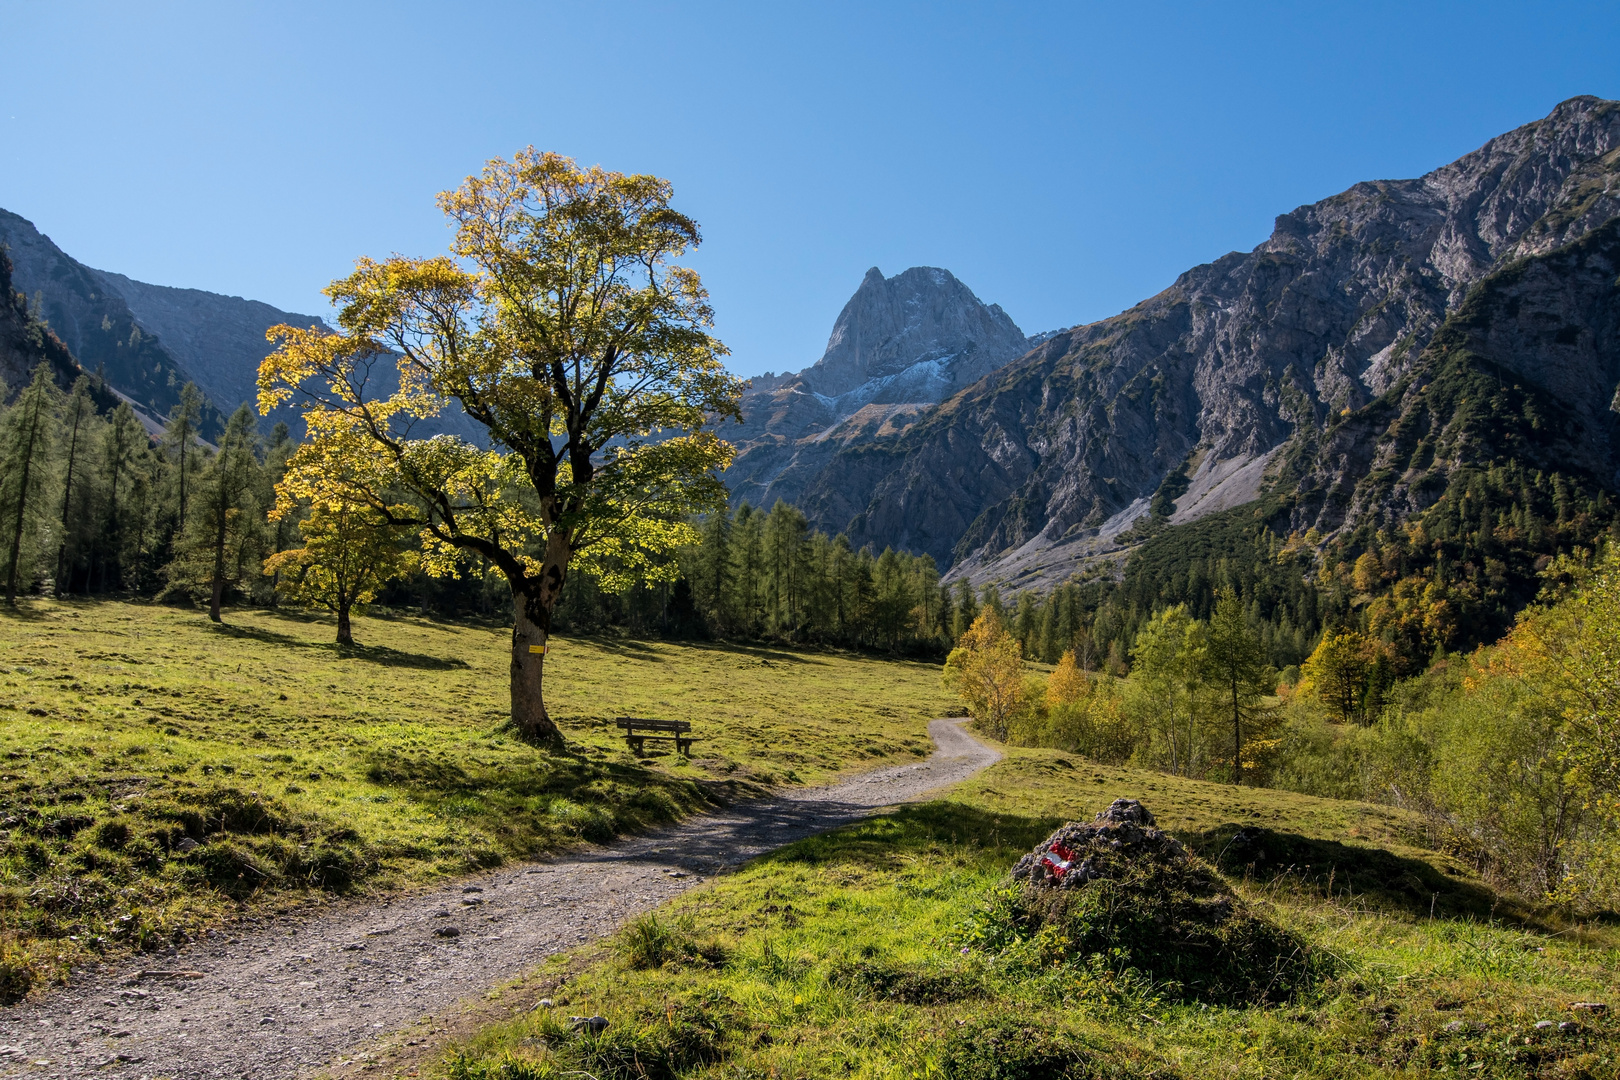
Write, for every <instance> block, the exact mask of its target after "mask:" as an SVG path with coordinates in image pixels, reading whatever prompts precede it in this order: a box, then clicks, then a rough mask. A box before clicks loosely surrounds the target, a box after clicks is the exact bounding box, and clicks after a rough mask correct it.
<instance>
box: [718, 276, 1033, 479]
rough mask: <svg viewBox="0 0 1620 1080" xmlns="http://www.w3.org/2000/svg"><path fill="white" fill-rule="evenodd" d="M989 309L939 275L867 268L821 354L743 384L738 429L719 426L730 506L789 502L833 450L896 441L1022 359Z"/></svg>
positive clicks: (1009, 330)
mask: <svg viewBox="0 0 1620 1080" xmlns="http://www.w3.org/2000/svg"><path fill="white" fill-rule="evenodd" d="M1037 340H1044V337H1043V338H1041V339H1031V338H1029V337H1026V336H1025V334H1024V332H1023V331H1022V330H1020V329H1019V328H1018V326H1017V324H1016V323H1014V322H1013V321H1012V319H1011V317H1009V316H1008V315H1007V313H1006V312H1005V311H1003V310H1002V309H1001V307H1000V306H999V305H997V304H986V303H984V302H983V301H982V300H980V299H979V298H978V297H977V296H975V295H974V294H973V290H971V289H969V288H968V287H967V286H966V285H964V284H963V283H962V282H961V281H959V280H958V279H957V278H956V276H955V275H953V274H952V273H951V272H950V271H949V270H943V269H940V268H939V267H934V266H914V267H912V268H910V269H909V270H905V271H902V272H901V273H898V274H896V275H894V276H893V277H884V276H883V272H882V271H881V270H879V269H878V268H877V267H875V266H874V267H872V268H871V269H870V270H868V271H867V272H866V274H865V276H864V277H863V278H862V279H861V283H860V285H859V287H857V288H856V290H855V293H854V295H853V296H851V297H850V298H849V302H848V303H846V304H845V305H844V308H843V310H842V311H840V312H839V314H838V318H837V320H836V321H835V322H834V323H833V329H832V333H831V334H830V335H829V336H828V338H827V348H826V351H825V352H823V353H822V355H821V358H820V359H819V360H817V361H816V362H815V363H814V364H812V365H810V366H809V367H808V368H805V369H804V370H803V371H800V372H797V373H790V374H784V375H772V376H767V377H764V378H760V379H756V380H754V386H753V389H751V390H750V391H749V392H748V393H747V394H745V395H744V397H743V417H744V423H743V427H742V429H741V430H740V431H739V430H737V429H735V428H730V429H728V430H727V431H726V432H725V435H726V437H727V438H729V439H731V440H732V441H733V442H735V443H736V444H737V447H738V455H737V460H736V462H735V463H733V465H732V467H731V468H730V470H728V471H727V473H726V482H727V484H729V485H730V487H731V491H732V497H733V499H734V500H737V501H741V500H744V499H746V500H748V501H750V502H753V503H756V504H762V505H769V504H770V503H772V502H774V501H775V500H776V499H779V498H781V499H786V500H787V501H789V502H793V501H796V500H797V499H798V498H799V495H800V494H801V492H802V490H803V484H804V482H805V481H806V480H807V479H810V478H813V477H814V476H815V475H816V473H817V471H818V470H819V469H820V468H821V466H822V465H824V464H825V463H826V461H827V460H828V459H830V457H831V455H832V454H833V453H834V452H835V451H836V450H837V449H838V447H840V446H842V445H844V444H846V443H848V442H850V441H851V440H859V439H863V438H868V437H874V436H884V437H887V436H889V435H892V434H894V433H896V432H899V431H903V430H904V429H905V428H906V426H908V425H909V424H910V423H911V422H912V420H914V419H915V418H916V417H917V416H918V415H919V414H920V413H921V412H922V411H923V410H925V409H927V408H928V407H929V406H932V405H934V404H937V403H938V402H941V401H944V400H945V399H946V398H949V397H950V396H951V395H953V394H955V393H957V392H958V391H960V390H961V389H963V388H964V387H967V386H971V385H973V384H974V383H975V382H977V381H978V380H980V379H982V378H983V377H984V376H986V375H988V374H989V373H990V372H992V371H994V370H996V369H997V368H998V367H1001V366H1003V365H1005V364H1007V363H1009V362H1010V361H1012V360H1014V359H1016V358H1017V357H1019V356H1021V355H1023V354H1024V353H1025V352H1027V351H1029V349H1030V348H1031V347H1032V345H1033V344H1035V343H1036V341H1037Z"/></svg>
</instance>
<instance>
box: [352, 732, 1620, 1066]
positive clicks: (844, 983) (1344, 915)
mask: <svg viewBox="0 0 1620 1080" xmlns="http://www.w3.org/2000/svg"><path fill="white" fill-rule="evenodd" d="M1008 755H1009V756H1008V757H1007V759H1005V760H1004V761H1003V762H1002V763H1000V764H998V765H997V766H995V767H993V768H992V769H990V770H988V771H987V772H985V773H983V774H981V775H980V776H979V777H977V778H975V779H973V780H971V781H969V782H967V783H966V784H964V785H962V786H960V787H959V788H957V789H955V790H954V791H953V792H952V793H951V794H950V797H949V798H947V799H944V800H940V801H935V802H931V803H927V804H921V805H916V806H910V807H905V808H902V809H900V810H898V811H896V812H893V813H889V814H886V815H883V816H880V817H876V818H873V819H870V820H868V821H866V822H863V823H861V824H858V825H855V826H852V827H850V828H846V829H843V830H841V831H839V832H836V833H833V834H829V835H825V836H820V837H815V838H812V839H809V840H805V841H802V842H800V843H797V844H794V845H792V846H790V847H788V848H785V849H783V850H781V851H779V852H776V853H774V854H772V855H769V856H766V857H763V858H761V859H759V860H757V861H756V862H754V863H752V864H750V865H749V866H748V867H746V868H744V869H743V870H742V871H741V872H739V873H737V874H735V875H732V876H730V877H728V878H726V879H723V880H720V881H717V882H715V883H713V884H712V885H710V886H707V887H705V888H704V889H702V890H700V891H698V892H695V893H691V894H688V895H687V896H685V897H684V898H682V899H681V900H679V901H677V902H676V903H675V904H673V905H672V906H670V907H669V908H668V909H666V910H664V911H661V912H659V913H658V914H657V915H656V916H654V917H646V918H643V919H641V920H638V921H637V922H636V923H634V924H632V925H631V926H630V927H629V928H627V929H626V930H625V931H624V932H622V933H621V934H620V935H619V936H618V937H617V938H616V939H614V940H613V941H612V942H610V943H608V944H606V945H601V946H597V947H595V948H593V949H588V950H583V951H581V952H579V953H576V954H574V955H572V956H560V957H556V958H553V960H552V961H550V962H549V963H548V964H546V965H545V966H543V967H541V968H540V969H538V970H536V971H535V972H534V973H532V974H531V975H530V976H528V977H527V978H525V979H524V980H523V981H522V982H520V983H517V984H514V985H512V986H510V987H507V988H506V989H505V990H504V991H503V992H502V993H501V994H500V995H499V996H498V999H497V1000H496V1001H494V1002H490V1003H487V1004H485V1005H482V1006H481V1007H482V1008H484V1009H485V1010H486V1011H485V1013H484V1014H483V1020H482V1022H481V1023H473V1024H471V1025H466V1026H464V1031H463V1034H462V1036H461V1037H460V1038H459V1041H457V1042H455V1043H453V1044H451V1045H449V1046H445V1045H444V1044H442V1043H441V1044H439V1045H436V1046H433V1045H431V1040H430V1043H429V1044H428V1045H429V1046H430V1048H428V1047H417V1048H414V1049H412V1048H407V1047H404V1046H400V1047H398V1048H396V1049H394V1050H392V1051H384V1052H383V1053H381V1054H380V1055H378V1056H375V1057H372V1058H370V1059H368V1064H369V1065H370V1067H371V1068H373V1069H374V1070H380V1071H381V1073H382V1074H383V1075H421V1076H437V1077H449V1078H454V1080H496V1078H499V1080H535V1078H541V1077H562V1076H581V1075H589V1076H592V1077H596V1078H598V1080H607V1078H609V1077H642V1076H646V1077H654V1076H679V1077H713V1078H719V1077H759V1078H766V1077H781V1078H791V1077H862V1078H866V1077H869V1078H886V1080H887V1078H907V1080H909V1078H913V1077H942V1078H946V1080H1020V1078H1029V1080H1034V1078H1048V1077H1065V1076H1067V1077H1081V1076H1084V1077H1213V1076H1222V1077H1362V1076H1367V1077H1370V1076H1386V1075H1397V1076H1412V1077H1429V1076H1467V1077H1593V1078H1596V1077H1612V1076H1615V1075H1617V1062H1620V1025H1617V1024H1616V1023H1615V1022H1614V1020H1613V1019H1612V1018H1611V1017H1610V1016H1608V1015H1600V1014H1594V1013H1592V1012H1587V1011H1582V1012H1572V1011H1571V1010H1570V1009H1569V1005H1570V1003H1572V1002H1576V1001H1597V1002H1603V1003H1607V1004H1609V1005H1611V1006H1620V1000H1616V991H1617V989H1620V986H1617V975H1616V972H1617V969H1620V948H1617V946H1620V933H1617V932H1616V928H1614V927H1612V926H1609V925H1601V924H1598V925H1582V926H1574V925H1567V924H1562V923H1558V922H1556V921H1552V920H1551V919H1550V918H1543V917H1541V916H1538V914H1537V913H1534V912H1529V911H1525V910H1521V909H1518V908H1515V907H1514V906H1513V905H1511V904H1509V903H1507V902H1506V901H1503V900H1501V899H1500V898H1499V897H1497V896H1495V895H1494V894H1492V893H1491V892H1490V890H1488V889H1486V888H1485V887H1484V886H1483V885H1481V884H1480V882H1479V881H1478V880H1477V879H1476V878H1474V877H1473V876H1472V875H1471V874H1469V873H1468V872H1467V871H1466V869H1465V868H1464V867H1463V866H1461V865H1460V864H1458V863H1456V862H1455V861H1453V860H1452V859H1450V858H1449V857H1448V856H1446V855H1444V854H1441V853H1437V852H1434V851H1430V850H1427V849H1426V848H1425V847H1424V846H1423V841H1422V834H1421V832H1420V830H1419V829H1418V827H1417V822H1416V821H1415V820H1413V819H1411V818H1409V817H1408V816H1407V815H1405V814H1403V813H1402V812H1400V811H1398V810H1393V809H1390V808H1387V807H1378V806H1371V805H1366V804H1361V803H1354V802H1342V801H1336V800H1327V799H1318V798H1312V797H1309V796H1302V795H1294V794H1290V793H1286V792H1278V791H1268V790H1262V789H1248V788H1232V787H1229V786H1226V785H1221V784H1215V783H1208V782H1204V781H1197V780H1182V779H1179V778H1176V777H1172V776H1166V775H1162V774H1158V773H1150V772H1142V771H1138V770H1133V769H1123V768H1110V767H1099V766H1096V765H1094V764H1092V763H1091V762H1089V761H1087V760H1085V759H1082V758H1076V757H1072V756H1069V755H1066V754H1063V753H1061V752H1057V751H1048V750H1021V749H1010V750H1009V751H1008ZM1121 796H1132V797H1138V798H1141V799H1142V800H1143V801H1144V802H1145V803H1146V804H1147V805H1148V806H1149V808H1150V809H1152V810H1153V811H1154V812H1155V813H1156V814H1157V815H1158V816H1159V823H1160V825H1161V826H1164V827H1166V828H1167V829H1169V830H1170V831H1172V832H1173V833H1174V834H1175V835H1176V836H1178V837H1179V838H1180V839H1182V840H1183V841H1184V842H1185V843H1186V844H1187V845H1188V846H1189V847H1190V848H1191V849H1192V850H1194V851H1195V852H1197V853H1199V854H1201V855H1202V856H1204V857H1205V858H1206V859H1208V860H1209V861H1210V862H1211V863H1213V864H1214V865H1215V866H1217V867H1218V868H1219V869H1220V870H1221V871H1222V872H1223V874H1224V875H1225V876H1226V879H1227V880H1228V881H1229V882H1230V883H1231V884H1232V885H1233V887H1234V888H1235V889H1236V891H1237V892H1238V894H1239V895H1240V896H1241V897H1242V899H1243V900H1244V901H1245V902H1246V903H1247V904H1248V905H1249V906H1250V907H1251V908H1252V909H1253V910H1255V911H1257V912H1259V913H1261V914H1262V915H1263V916H1265V917H1267V918H1268V919H1270V920H1273V921H1274V922H1276V923H1279V924H1281V925H1282V926H1283V927H1285V928H1287V929H1288V930H1290V931H1292V932H1294V933H1297V934H1298V935H1300V936H1302V937H1303V938H1304V939H1305V940H1306V941H1308V942H1309V945H1310V948H1311V950H1312V951H1313V953H1314V955H1315V957H1316V959H1317V960H1318V961H1319V971H1320V974H1319V976H1318V977H1317V979H1316V981H1315V982H1313V983H1312V984H1311V985H1310V986H1309V987H1308V988H1307V989H1306V990H1305V991H1303V992H1301V993H1300V994H1298V995H1297V996H1295V997H1293V998H1291V999H1286V1000H1281V1001H1276V1002H1272V1003H1269V1004H1251V1005H1246V1006H1232V1005H1230V1004H1220V1003H1211V1002H1209V1001H1198V1000H1193V999H1190V998H1188V997H1186V996H1184V995H1180V994H1178V992H1177V988H1176V987H1174V986H1170V985H1166V984H1163V983H1157V982H1155V981H1154V979H1153V977H1152V975H1151V973H1149V972H1144V971H1141V970H1138V969H1136V968H1135V967H1134V966H1133V965H1132V964H1131V962H1130V957H1128V956H1121V955H1091V956H1085V955H1077V954H1075V953H1073V952H1070V951H1068V950H1066V948H1065V945H1066V941H1065V939H1063V938H1061V937H1052V936H1051V935H1048V934H1044V933H1043V934H1038V935H1036V936H1034V937H1033V938H1030V939H1027V940H1020V941H1016V942H1014V943H1013V944H1012V945H1010V946H1006V947H998V948H990V947H987V946H986V945H985V944H984V942H985V940H986V934H985V930H986V925H985V924H986V921H987V920H989V919H991V918H992V917H993V911H994V908H993V907H992V906H988V905H987V897H988V896H989V895H990V894H991V893H992V892H993V891H994V890H995V888H996V886H997V885H998V883H999V882H1000V881H1001V880H1002V879H1003V878H1004V876H1005V875H1006V873H1007V871H1008V870H1009V869H1010V867H1011V866H1012V864H1013V862H1014V861H1015V860H1016V859H1017V858H1018V857H1019V856H1020V855H1021V854H1023V853H1024V852H1026V851H1028V850H1029V849H1030V848H1031V847H1032V846H1033V845H1034V844H1036V843H1037V842H1038V841H1039V840H1041V839H1042V838H1043V837H1044V836H1046V835H1047V834H1048V832H1049V831H1050V830H1051V829H1052V828H1053V827H1055V826H1056V825H1057V824H1059V823H1061V822H1062V821H1064V820H1071V819H1088V818H1089V817H1090V816H1091V815H1092V814H1094V813H1095V812H1096V811H1097V810H1099V809H1101V808H1102V807H1103V806H1105V805H1107V804H1108V803H1109V802H1110V801H1112V800H1113V799H1115V798H1117V797H1121ZM1243 826H1249V827H1251V828H1253V827H1255V826H1260V827H1263V828H1264V829H1266V830H1267V832H1265V833H1264V834H1262V835H1263V836H1264V837H1265V839H1264V840H1262V841H1259V842H1258V843H1257V844H1251V845H1250V846H1249V847H1247V848H1243V849H1242V850H1243V855H1242V857H1241V858H1234V857H1233V854H1232V853H1233V852H1234V851H1235V850H1238V848H1236V847H1235V846H1234V845H1235V844H1236V840H1235V834H1236V833H1237V831H1238V829H1239V828H1240V827H1243ZM541 997H549V998H551V999H552V1001H553V1007H551V1008H544V1007H541V1008H538V1009H535V1008H533V1006H534V1004H535V1003H536V1001H537V1000H538V999H540V998H541ZM508 1011H509V1012H510V1014H511V1015H510V1018H503V1019H495V1018H496V1017H501V1016H506V1014H507V1013H508ZM592 1014H600V1015H602V1016H604V1017H606V1018H608V1020H609V1021H610V1026H609V1027H608V1028H607V1030H606V1031H604V1032H603V1033H601V1034H600V1035H597V1036H592V1035H590V1034H588V1033H585V1034H582V1033H575V1032H573V1031H571V1030H570V1028H569V1025H568V1024H567V1022H566V1018H567V1016H569V1015H592ZM474 1019H475V1020H476V1019H477V1018H476V1016H474ZM1540 1021H1550V1022H1551V1023H1549V1024H1544V1025H1543V1026H1541V1027H1538V1026H1537V1023H1538V1022H1540ZM1560 1022H1563V1023H1567V1024H1570V1025H1572V1026H1570V1027H1566V1028H1564V1029H1560V1028H1559V1027H1558V1026H1557V1025H1558V1023H1560ZM467 1027H470V1028H472V1030H470V1031H468V1030H466V1028H467ZM367 1075H377V1072H376V1071H373V1072H369V1073H367Z"/></svg>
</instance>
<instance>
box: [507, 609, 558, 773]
mask: <svg viewBox="0 0 1620 1080" xmlns="http://www.w3.org/2000/svg"><path fill="white" fill-rule="evenodd" d="M536 584H538V583H536ZM537 591H538V590H537ZM550 638H551V609H550V608H549V607H548V606H546V605H545V604H544V603H543V602H542V599H541V597H540V596H538V595H534V594H530V593H527V592H520V591H518V590H516V589H514V590H513V593H512V726H513V727H515V728H517V730H518V733H519V734H520V735H521V736H522V737H523V738H524V740H525V741H527V742H530V743H555V742H559V741H561V739H562V733H561V732H559V731H558V730H557V725H556V724H553V723H552V722H551V717H550V715H549V714H547V712H546V702H545V696H544V694H543V692H542V691H543V686H544V676H545V666H546V644H547V642H548V641H549V640H550Z"/></svg>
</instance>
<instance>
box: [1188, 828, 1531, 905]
mask: <svg viewBox="0 0 1620 1080" xmlns="http://www.w3.org/2000/svg"><path fill="white" fill-rule="evenodd" d="M1180 839H1181V840H1182V841H1183V842H1184V843H1186V845H1187V846H1188V847H1189V848H1191V849H1192V850H1193V851H1194V852H1196V853H1197V854H1198V855H1200V856H1201V857H1203V858H1204V859H1205V860H1206V861H1207V862H1209V863H1210V864H1211V865H1213V866H1214V867H1215V868H1216V869H1218V870H1220V871H1221V872H1222V873H1223V874H1226V875H1227V876H1228V877H1232V878H1240V879H1246V880H1249V881H1254V882H1260V883H1262V884H1267V885H1277V886H1279V887H1293V888H1296V889H1302V890H1303V891H1305V892H1308V893H1312V894H1314V895H1317V896H1325V897H1327V898H1328V899H1330V900H1334V901H1337V902H1340V903H1351V904H1353V903H1356V902H1358V901H1359V902H1361V903H1364V904H1366V905H1367V906H1370V907H1374V908H1379V909H1382V910H1386V911H1390V910H1392V911H1401V912H1405V913H1407V914H1410V915H1415V916H1427V915H1430V914H1433V915H1434V916H1436V917H1443V918H1457V917H1464V918H1466V917H1475V918H1491V917H1494V916H1500V915H1507V916H1511V917H1522V914H1523V913H1522V912H1518V911H1505V910H1502V898H1501V897H1500V896H1499V895H1498V894H1497V893H1495V892H1494V891H1492V890H1491V889H1489V888H1487V887H1486V886H1485V885H1482V884H1480V883H1479V882H1477V881H1470V880H1467V879H1460V878H1454V877H1451V876H1449V875H1447V874H1446V873H1444V872H1442V871H1441V870H1440V869H1438V868H1437V867H1435V866H1434V865H1433V864H1431V863H1428V862H1425V861H1424V860H1422V859H1412V858H1406V857H1403V856H1400V855H1396V854H1394V853H1392V852H1389V851H1385V850H1384V849H1382V848H1372V847H1361V846H1358V845H1353V844H1344V843H1340V842H1339V841H1337V840H1319V839H1315V838H1313V837H1309V836H1300V835H1299V834H1297V833H1288V832H1276V831H1274V830H1271V829H1265V828H1259V827H1256V826H1252V825H1248V826H1244V825H1237V824H1231V823H1229V824H1226V825H1217V826H1216V827H1215V828H1213V829H1206V830H1204V831H1203V832H1199V833H1190V834H1183V835H1182V836H1181V837H1180Z"/></svg>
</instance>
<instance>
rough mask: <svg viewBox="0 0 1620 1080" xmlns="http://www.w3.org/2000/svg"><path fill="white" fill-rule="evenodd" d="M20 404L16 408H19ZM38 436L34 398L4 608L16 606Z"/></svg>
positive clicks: (12, 533)
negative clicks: (23, 535)
mask: <svg viewBox="0 0 1620 1080" xmlns="http://www.w3.org/2000/svg"><path fill="white" fill-rule="evenodd" d="M21 407H22V406H21V403H19V404H18V408H21ZM38 435H39V397H38V395H37V394H36V395H35V397H34V415H33V418H32V422H31V424H30V425H29V428H28V444H27V446H26V447H25V448H24V449H23V459H22V477H21V478H20V479H19V481H18V487H17V521H16V524H15V526H14V527H13V528H12V530H11V569H10V572H9V573H8V574H7V575H6V606H7V607H16V606H17V577H18V573H17V571H18V566H17V563H18V561H19V560H21V558H22V534H23V525H24V523H25V521H26V520H27V514H26V510H27V508H28V481H29V473H30V471H31V470H32V469H33V467H34V442H35V439H36V437H37V436H38Z"/></svg>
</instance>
